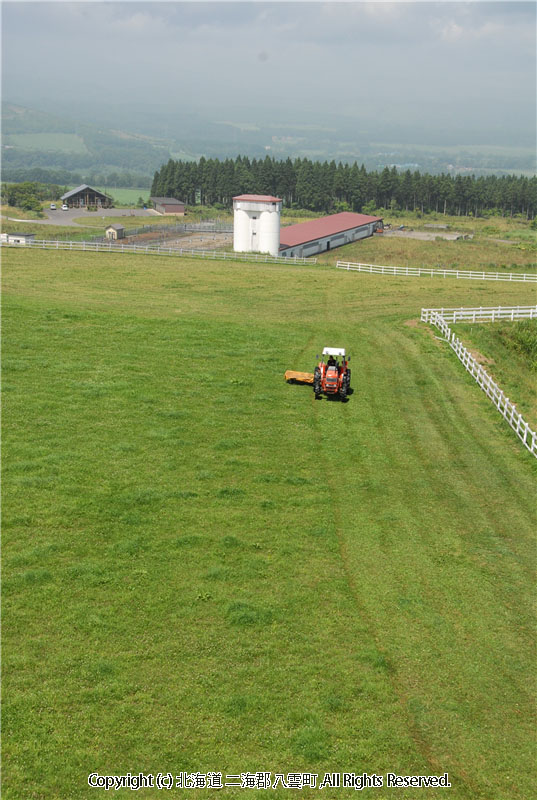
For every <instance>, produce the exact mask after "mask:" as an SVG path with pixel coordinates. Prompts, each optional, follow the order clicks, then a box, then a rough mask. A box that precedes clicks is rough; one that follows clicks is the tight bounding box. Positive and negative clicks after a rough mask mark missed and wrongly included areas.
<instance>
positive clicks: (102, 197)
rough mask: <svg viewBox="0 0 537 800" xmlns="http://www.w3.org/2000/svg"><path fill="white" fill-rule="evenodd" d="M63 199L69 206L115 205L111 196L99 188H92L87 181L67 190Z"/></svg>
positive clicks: (103, 206)
mask: <svg viewBox="0 0 537 800" xmlns="http://www.w3.org/2000/svg"><path fill="white" fill-rule="evenodd" d="M61 201H62V203H66V204H67V205H68V206H69V208H87V207H88V206H97V207H98V208H110V207H111V206H112V205H113V200H112V198H111V197H108V195H107V194H104V193H103V192H99V191H98V190H97V189H92V188H91V186H88V185H87V183H83V184H82V186H77V187H76V189H71V191H70V192H66V193H65V194H64V195H62V197H61Z"/></svg>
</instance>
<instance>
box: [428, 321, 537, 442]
mask: <svg viewBox="0 0 537 800" xmlns="http://www.w3.org/2000/svg"><path fill="white" fill-rule="evenodd" d="M464 311H467V312H469V314H470V315H472V314H473V315H474V316H473V318H472V317H471V316H470V318H471V319H472V321H473V322H480V321H481V322H486V321H490V320H491V319H528V318H530V319H531V318H535V317H537V306H533V307H529V306H528V307H525V306H522V307H521V306H515V307H513V308H507V307H499V308H497V309H492V308H488V309H477V308H467V309H462V308H459V309H435V308H422V310H421V319H422V321H423V322H430V323H431V324H432V325H435V326H436V327H437V328H438V329H439V330H440V331H441V332H442V333H443V335H444V337H445V339H446V341H447V342H448V344H449V346H450V347H451V349H452V350H454V351H455V353H456V355H457V358H458V359H459V361H461V362H462V364H463V365H464V367H465V369H466V370H467V371H468V372H469V373H470V375H471V376H472V377H473V378H474V380H475V381H476V382H477V383H478V384H479V386H480V387H481V389H483V391H484V392H485V394H486V395H487V397H489V398H490V399H491V400H492V402H493V403H494V405H495V406H496V408H497V409H498V411H499V412H500V414H501V415H502V417H503V418H504V419H506V420H507V422H508V423H509V425H510V426H511V428H512V429H513V430H514V432H515V433H516V435H517V436H518V438H519V439H520V440H521V441H522V443H523V444H524V446H525V447H527V449H528V450H529V451H530V453H531V454H532V455H533V456H535V457H536V458H537V433H536V432H535V431H532V430H531V428H530V426H529V424H528V423H527V422H526V421H525V420H524V418H523V417H522V414H519V412H518V411H517V409H516V406H515V404H514V403H512V402H511V401H510V400H509V398H508V397H506V396H505V393H504V392H503V391H502V390H501V389H500V387H499V386H498V385H497V384H496V383H495V382H494V381H493V380H492V378H491V377H490V375H488V373H487V372H486V371H485V370H484V369H483V367H482V366H481V364H479V363H478V362H477V361H476V359H475V358H474V357H473V355H472V354H471V353H470V352H469V350H467V349H466V347H465V346H464V345H463V344H462V342H461V341H460V339H457V337H456V336H455V334H454V333H453V332H452V330H451V329H450V327H449V325H448V316H447V315H448V314H450V313H451V314H452V315H454V314H460V313H461V312H464ZM481 311H485V312H489V316H479V315H478V313H476V312H481ZM502 311H505V312H510V314H509V315H508V314H507V313H506V315H505V316H499V315H498V314H499V312H502ZM528 311H532V312H533V313H532V314H529V313H524V312H528ZM442 312H444V313H445V314H446V316H444V315H443V314H442ZM490 312H496V315H495V316H494V317H493V316H490ZM518 312H520V315H518ZM511 314H512V315H513V316H511ZM468 318H469V317H466V318H464V319H468ZM458 319H459V320H460V319H462V317H459V318H458ZM449 321H450V322H453V321H457V320H456V319H454V318H453V317H452V318H450V319H449Z"/></svg>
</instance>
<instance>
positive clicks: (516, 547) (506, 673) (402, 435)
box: [326, 323, 534, 796]
mask: <svg viewBox="0 0 537 800" xmlns="http://www.w3.org/2000/svg"><path fill="white" fill-rule="evenodd" d="M410 335H411V334H410V333H409V334H408V335H407V336H406V337H405V335H404V334H403V335H401V332H399V333H396V332H395V331H394V329H393V328H392V327H391V326H390V327H387V326H382V325H381V324H380V323H379V324H377V325H376V326H369V328H368V335H367V336H366V335H365V334H364V336H363V337H362V340H361V341H362V346H361V355H362V356H363V361H364V363H367V364H368V365H369V371H368V373H367V375H366V376H365V378H364V380H363V384H362V387H361V389H360V388H358V391H357V394H355V395H354V396H353V398H352V401H351V402H353V403H354V402H355V399H356V403H357V404H358V403H360V401H361V413H360V416H358V415H356V417H355V419H354V422H355V425H354V429H353V425H352V422H351V421H350V420H347V422H346V425H347V428H346V437H345V439H342V440H341V441H340V442H339V445H338V448H337V450H336V449H335V448H333V447H331V446H330V444H329V442H328V441H327V447H326V450H327V453H328V454H329V457H330V458H331V459H332V460H333V464H334V471H335V472H336V473H337V475H338V476H339V486H340V495H341V498H342V499H341V502H340V507H341V508H342V518H343V530H344V531H345V538H346V543H347V548H348V553H349V559H350V561H352V560H354V565H355V566H354V568H355V570H356V578H355V584H356V585H357V586H358V587H362V591H363V598H364V602H365V603H366V606H367V608H368V611H369V614H371V615H372V619H374V620H375V625H380V626H381V630H379V631H378V638H377V641H379V643H380V646H381V647H382V649H383V651H384V652H385V653H386V656H387V659H388V661H389V663H390V664H392V665H393V668H394V671H395V674H396V676H397V678H396V682H397V681H398V680H399V678H401V691H402V693H403V695H404V696H405V697H406V696H407V693H410V697H409V699H408V704H409V707H410V709H411V710H412V709H413V708H414V709H415V713H414V714H413V716H414V720H415V724H416V726H417V728H418V729H419V730H421V732H422V736H423V739H424V740H425V741H427V742H428V744H429V747H430V748H431V751H432V755H433V756H435V757H436V753H437V750H436V748H437V746H439V750H440V752H442V750H443V748H444V747H445V740H444V742H443V744H442V740H443V739H444V736H445V735H446V732H447V731H449V730H450V727H452V726H453V725H454V724H455V726H457V725H460V723H461V722H462V723H463V726H462V727H463V731H462V733H461V732H459V740H457V736H456V734H455V730H453V731H452V734H453V735H452V736H450V742H451V744H450V749H451V750H452V758H451V759H448V760H449V762H450V763H449V767H450V771H453V772H455V773H457V772H458V773H459V774H461V775H467V776H470V775H471V770H470V769H469V765H468V764H465V763H464V760H465V759H464V753H465V750H466V749H467V747H468V741H469V740H468V738H466V737H469V738H470V740H473V739H475V741H474V742H473V745H472V746H475V747H476V748H477V749H479V748H480V745H481V746H482V745H483V744H484V745H485V747H486V748H490V746H491V737H490V729H491V728H493V729H495V730H497V731H498V734H497V740H496V745H495V747H496V756H495V757H494V758H493V759H492V761H493V763H489V764H488V765H487V766H486V768H485V769H484V770H483V775H481V776H480V778H479V779H478V780H477V785H480V786H487V785H488V784H489V777H488V776H489V775H490V774H491V772H490V771H491V770H492V771H493V770H494V769H498V765H497V762H496V759H498V763H501V759H502V752H503V747H504V741H505V740H504V736H505V728H506V726H509V731H510V735H512V737H513V739H514V740H519V744H520V747H522V748H523V747H524V741H525V740H526V737H527V735H528V732H529V730H530V729H531V728H530V726H531V719H528V717H527V716H526V718H525V722H521V714H522V713H523V712H521V706H522V707H524V708H525V710H526V711H527V710H528V701H529V699H530V698H529V695H530V693H531V691H532V689H531V688H530V685H529V682H528V679H527V672H525V671H524V668H523V665H524V663H528V660H529V659H531V658H532V657H533V655H534V637H533V632H532V620H533V612H532V600H531V595H532V590H531V586H532V585H533V564H534V543H533V537H532V523H533V498H534V490H533V486H532V484H531V482H530V476H531V473H530V475H528V477H527V479H526V480H525V481H524V482H523V483H522V486H521V487H520V486H516V481H515V480H513V478H512V477H511V478H510V479H509V480H507V481H504V476H505V475H508V474H511V475H513V462H515V463H516V462H517V461H518V459H519V454H518V453H517V452H516V451H513V450H512V449H511V448H510V447H508V446H507V447H506V443H505V441H502V439H503V437H501V436H499V437H496V436H495V431H494V426H493V425H487V424H486V423H484V422H483V419H482V417H481V419H480V416H481V415H480V414H479V411H480V409H479V407H478V405H476V408H475V409H474V412H473V414H472V417H473V419H471V420H470V419H468V418H467V417H466V414H465V415H464V416H463V419H462V424H460V423H459V425H456V424H454V421H455V420H454V419H450V417H451V418H453V417H454V416H455V413H456V411H457V410H458V409H459V408H460V407H461V406H462V407H464V408H465V409H468V408H469V407H473V406H472V404H469V403H468V398H464V397H463V395H464V394H465V392H468V390H470V391H473V390H474V388H475V387H473V386H471V385H470V386H466V385H465V380H464V376H461V378H462V380H461V378H458V376H457V374H456V373H452V374H451V375H449V373H450V372H451V370H450V368H449V365H448V366H447V369H446V365H445V364H444V363H443V362H444V358H443V354H442V353H441V352H440V353H437V354H436V355H433V354H431V356H430V358H431V359H432V361H430V362H428V361H427V360H426V359H423V357H420V355H421V356H423V353H421V354H419V352H416V350H417V348H416V344H415V343H414V342H412V340H411V339H410V338H409V337H410ZM372 337H374V338H373V341H371V339H372ZM368 339H369V343H368V341H367V340H368ZM419 344H420V342H419V340H418V348H419ZM424 344H425V346H426V347H425V349H427V346H428V343H427V342H424ZM368 345H369V347H371V349H373V350H374V351H375V352H376V354H377V360H376V361H374V360H372V359H370V358H368V355H369V353H368V349H369V348H368ZM387 363H390V369H389V370H382V373H381V371H380V369H379V367H378V366H377V368H376V369H375V364H376V365H384V364H387ZM455 366H456V365H455ZM446 372H447V373H448V375H449V377H451V378H452V381H453V383H451V382H449V383H448V387H449V388H448V387H446V390H447V392H448V394H447V399H446V401H445V402H444V403H440V404H439V405H438V406H434V405H432V404H430V405H428V403H424V401H423V399H420V397H419V396H416V397H414V398H413V402H412V403H409V402H407V400H406V398H405V399H404V400H403V397H402V396H400V397H399V400H400V402H397V395H398V393H397V391H395V387H396V386H397V384H399V385H403V386H405V385H409V384H414V385H421V386H422V387H427V386H428V385H430V384H431V377H433V378H434V379H435V382H436V383H437V384H438V383H439V378H440V376H441V375H442V373H443V375H444V378H445V375H446ZM380 373H381V374H380ZM359 375H360V367H359V365H357V364H355V366H354V372H353V379H354V383H355V386H357V385H358V387H360V383H359V380H360V378H359ZM357 380H358V384H357ZM459 380H460V382H461V384H462V386H461V387H459V389H458V391H453V385H454V384H456V383H457V382H458V381H459ZM372 387H375V388H376V390H377V391H376V393H373V391H372ZM421 394H422V397H423V398H425V397H426V396H427V395H429V390H428V389H427V388H422V393H421ZM357 395H359V396H357ZM429 400H430V397H429ZM464 400H466V403H464V402H463V401H464ZM449 401H450V402H449ZM394 402H395V403H396V406H397V408H396V409H392V410H391V411H390V409H389V405H390V404H393V403H394ZM446 405H451V409H449V412H448V413H447V414H446V409H445V406H446ZM467 413H468V414H469V412H467ZM412 431H414V435H413V436H412V435H410V436H409V433H410V434H412ZM354 433H356V437H354V436H353V434H354ZM416 436H419V437H420V439H421V446H420V447H419V448H415V447H413V446H412V444H413V442H412V439H413V438H414V439H415V438H416ZM494 439H496V442H495V445H494V443H493V440H494ZM436 440H438V441H436ZM440 443H443V444H444V447H441V446H440V447H438V446H435V445H438V444H440ZM446 444H447V446H448V447H447V452H446ZM476 444H477V447H476ZM427 448H429V453H430V454H431V455H430V457H429V459H427V458H426V459H423V455H424V453H425V452H427ZM502 451H505V452H504V453H502ZM353 456H354V458H353ZM502 462H503V463H502ZM491 463H494V464H495V465H496V464H498V465H499V467H500V469H499V474H498V475H495V474H492V475H491V470H490V464H491ZM345 464H347V468H345V466H343V465H345ZM351 465H352V468H351ZM453 465H455V469H453ZM450 467H451V468H450ZM514 472H515V474H516V469H515V470H514ZM502 489H504V491H505V490H507V493H508V495H509V496H510V497H513V500H512V502H510V503H509V504H508V505H507V507H506V506H505V495H504V499H503V508H502V518H500V519H499V518H498V511H499V507H498V495H499V496H501V495H502ZM372 494H374V497H373V498H372V497H371V495H372ZM353 499H354V502H352V500H353ZM372 500H373V502H371V501H372ZM358 532H360V533H361V535H357V534H358ZM380 565H382V566H380ZM380 571H382V574H383V579H382V581H380V583H379V580H378V574H379V572H380ZM372 576H373V577H372ZM499 578H501V580H500V581H498V579H499ZM507 587H508V588H507ZM506 592H507V593H508V594H507V595H506ZM513 592H516V594H517V598H518V602H517V604H515V605H513V604H512V603H511V602H510V599H509V595H510V596H512V594H513ZM520 601H522V607H521V605H520ZM478 608H481V609H487V614H486V615H485V617H484V618H483V617H481V618H480V616H479V615H476V614H475V610H476V609H478ZM492 610H494V611H492ZM491 612H492V613H491ZM489 614H490V615H491V616H492V618H493V619H494V620H495V626H494V628H493V629H491V628H490V625H489V624H488V622H486V620H489ZM409 645H410V652H408V651H407V648H408V647H409ZM413 648H416V650H413ZM425 674H427V678H426V683H427V685H428V688H429V689H432V688H433V686H434V685H435V683H436V682H437V683H438V685H437V686H436V688H435V690H434V692H433V693H432V694H431V695H430V696H429V698H428V702H425V701H424V696H423V695H422V694H420V689H419V687H420V685H423V684H422V681H423V677H424V675H425ZM463 676H464V677H463ZM469 684H471V685H472V695H471V697H470V696H468V695H466V693H465V692H464V689H463V688H462V687H463V686H464V685H469ZM459 686H460V688H458V687H459ZM507 687H509V688H507ZM450 691H452V692H453V694H454V695H455V696H456V693H457V691H458V692H460V694H461V697H460V698H459V699H457V700H455V699H453V698H452V699H450V700H449V701H448V700H447V694H448V693H449V692H450ZM435 694H436V695H437V696H436V697H435ZM517 697H518V700H519V703H518V705H517V703H516V699H515V698H517ZM433 698H434V699H433ZM491 698H494V702H493V703H492V704H491V707H490V708H489V707H488V703H487V700H489V701H490V699H491ZM436 703H438V705H436ZM506 703H507V709H506ZM485 709H487V711H486V712H485ZM465 716H466V719H465ZM491 721H492V722H493V724H491ZM472 722H473V724H474V725H475V730H472ZM483 728H484V729H485V730H486V732H487V734H486V736H485V735H484V733H483ZM440 730H441V733H440V732H439V731H440ZM485 743H486V744H485ZM525 757H526V758H527V762H526V763H527V765H528V766H529V763H530V758H531V747H526V750H525ZM484 759H485V755H484V753H480V761H481V762H483V760H484ZM441 760H444V761H445V757H444V759H441ZM504 766H505V772H506V773H507V775H510V772H511V770H510V767H509V766H508V765H507V764H505V765H504ZM507 775H504V776H502V777H503V780H504V781H505V787H504V791H505V790H506V789H507V787H509V793H511V794H512V792H513V791H515V790H514V789H513V788H512V786H511V782H510V779H509V778H507ZM494 779H495V780H496V781H497V780H498V775H497V774H496V775H495V776H494ZM468 780H469V787H470V788H471V787H472V783H473V780H472V779H470V778H469V779H468ZM524 781H525V786H524V788H523V789H522V792H523V793H522V795H521V796H525V795H524V792H528V791H529V787H530V786H531V769H527V770H526V774H525V776H524ZM485 791H486V792H492V791H494V789H493V786H492V785H489V788H488V789H487V790H485ZM487 796H490V795H487ZM493 796H494V795H493ZM498 796H504V794H502V792H500V794H499V795H498Z"/></svg>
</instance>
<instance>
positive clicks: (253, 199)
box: [233, 194, 282, 203]
mask: <svg viewBox="0 0 537 800" xmlns="http://www.w3.org/2000/svg"><path fill="white" fill-rule="evenodd" d="M233 199H234V200H247V201H248V202H250V203H281V202H282V199H281V197H272V195H270V194H239V195H237V197H234V198H233Z"/></svg>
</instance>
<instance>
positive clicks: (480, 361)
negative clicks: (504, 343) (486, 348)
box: [467, 348, 496, 365]
mask: <svg viewBox="0 0 537 800" xmlns="http://www.w3.org/2000/svg"><path fill="white" fill-rule="evenodd" d="M467 349H468V352H469V353H470V355H472V356H473V357H474V358H475V360H476V361H477V363H478V364H482V365H483V364H495V363H496V362H495V361H494V359H493V358H487V356H484V355H483V353H480V352H479V350H470V348H467Z"/></svg>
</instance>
